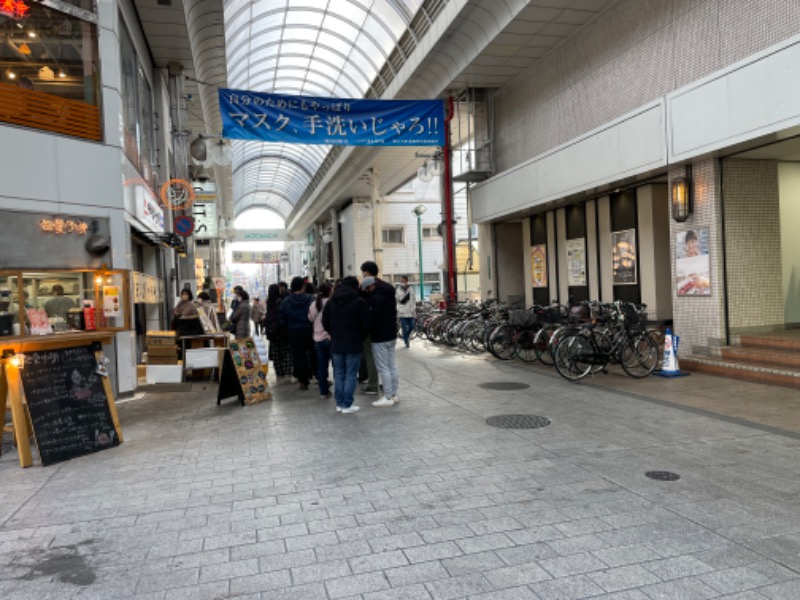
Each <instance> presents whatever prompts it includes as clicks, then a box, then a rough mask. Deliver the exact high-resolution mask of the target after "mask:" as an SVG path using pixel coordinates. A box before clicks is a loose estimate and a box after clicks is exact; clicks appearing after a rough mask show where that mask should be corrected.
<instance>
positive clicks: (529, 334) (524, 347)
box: [514, 329, 537, 362]
mask: <svg viewBox="0 0 800 600" xmlns="http://www.w3.org/2000/svg"><path fill="white" fill-rule="evenodd" d="M536 333H537V332H536V331H534V330H533V329H524V330H523V331H520V332H519V335H518V336H517V343H516V348H515V350H514V352H515V354H516V355H517V358H519V359H520V360H523V361H525V362H536V344H535V342H534V340H535V339H536Z"/></svg>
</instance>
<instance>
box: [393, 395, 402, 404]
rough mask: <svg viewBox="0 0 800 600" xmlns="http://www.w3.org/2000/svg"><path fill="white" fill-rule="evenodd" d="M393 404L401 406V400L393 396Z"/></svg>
mask: <svg viewBox="0 0 800 600" xmlns="http://www.w3.org/2000/svg"><path fill="white" fill-rule="evenodd" d="M392 402H394V403H395V404H400V399H399V398H398V397H397V396H392Z"/></svg>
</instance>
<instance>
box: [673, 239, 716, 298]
mask: <svg viewBox="0 0 800 600" xmlns="http://www.w3.org/2000/svg"><path fill="white" fill-rule="evenodd" d="M675 273H676V282H675V283H676V286H677V292H678V296H710V295H711V258H710V257H709V254H708V228H707V227H704V228H701V229H689V230H688V231H682V232H680V233H678V234H677V235H676V239H675Z"/></svg>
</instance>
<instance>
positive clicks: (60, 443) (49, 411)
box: [20, 346, 120, 466]
mask: <svg viewBox="0 0 800 600" xmlns="http://www.w3.org/2000/svg"><path fill="white" fill-rule="evenodd" d="M20 375H21V377H22V387H23V389H24V390H25V398H26V400H27V403H28V410H29V412H30V416H31V424H32V425H33V433H34V436H35V437H36V445H37V446H38V448H39V456H40V457H41V459H42V464H43V465H44V466H47V465H51V464H53V463H57V462H61V461H64V460H69V459H71V458H75V457H77V456H83V455H84V454H91V453H93V452H99V451H100V450H105V449H107V448H111V447H113V446H118V445H119V443H120V440H119V435H118V434H117V430H116V429H115V427H114V421H113V419H112V416H111V410H110V408H109V402H110V401H111V399H110V398H109V397H108V395H107V394H106V387H105V385H104V382H103V377H102V376H101V375H99V374H98V373H97V358H96V357H95V353H94V351H93V349H92V347H91V346H81V347H77V348H62V349H59V350H44V351H41V352H31V353H29V354H26V355H25V368H24V369H22V370H21V371H20Z"/></svg>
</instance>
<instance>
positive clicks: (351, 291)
mask: <svg viewBox="0 0 800 600" xmlns="http://www.w3.org/2000/svg"><path fill="white" fill-rule="evenodd" d="M369 325H370V312H369V306H368V305H367V303H366V301H365V300H364V299H363V298H362V297H361V295H360V294H359V293H358V279H356V278H355V277H345V278H344V279H343V280H342V281H341V283H339V284H337V285H336V287H335V288H334V290H333V294H332V295H331V299H330V300H329V301H328V302H327V303H326V304H325V308H324V309H323V310H322V327H323V328H324V329H325V331H327V332H328V333H329V334H330V336H331V355H332V358H333V379H334V392H335V395H336V410H337V411H339V412H341V413H345V414H348V413H354V412H357V411H358V410H359V408H360V407H359V406H357V405H356V404H354V403H353V394H354V393H355V391H356V386H357V385H358V367H359V365H360V364H361V351H362V348H363V343H364V338H365V337H366V335H367V332H368V331H369Z"/></svg>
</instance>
